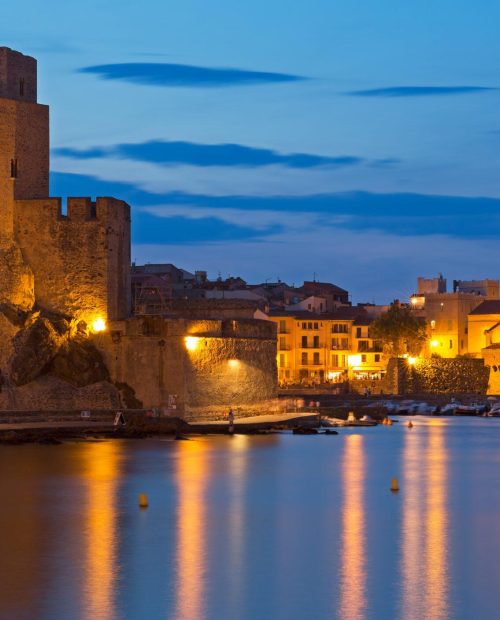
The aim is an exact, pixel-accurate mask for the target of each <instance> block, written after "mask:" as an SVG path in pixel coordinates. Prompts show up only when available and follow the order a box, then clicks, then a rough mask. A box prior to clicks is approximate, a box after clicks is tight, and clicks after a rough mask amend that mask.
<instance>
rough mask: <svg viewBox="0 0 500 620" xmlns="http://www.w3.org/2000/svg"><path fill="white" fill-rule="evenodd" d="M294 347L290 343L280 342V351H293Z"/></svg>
mask: <svg viewBox="0 0 500 620" xmlns="http://www.w3.org/2000/svg"><path fill="white" fill-rule="evenodd" d="M291 350H292V347H291V346H290V345H289V344H279V345H278V351H291Z"/></svg>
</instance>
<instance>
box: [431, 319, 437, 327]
mask: <svg viewBox="0 0 500 620" xmlns="http://www.w3.org/2000/svg"><path fill="white" fill-rule="evenodd" d="M435 328H436V321H431V329H435Z"/></svg>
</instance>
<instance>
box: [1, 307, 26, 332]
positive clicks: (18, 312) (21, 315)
mask: <svg viewBox="0 0 500 620" xmlns="http://www.w3.org/2000/svg"><path fill="white" fill-rule="evenodd" d="M0 312H1V313H2V314H3V315H4V317H5V318H6V319H7V320H8V321H9V322H10V323H11V325H15V326H16V327H24V325H25V323H26V321H27V320H28V317H29V312H28V311H27V310H22V309H21V308H19V306H14V304H11V303H9V302H2V303H0Z"/></svg>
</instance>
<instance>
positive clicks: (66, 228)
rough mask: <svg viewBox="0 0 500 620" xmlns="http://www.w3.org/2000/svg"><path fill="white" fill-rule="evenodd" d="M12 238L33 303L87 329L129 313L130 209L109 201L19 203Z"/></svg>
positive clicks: (53, 199) (106, 199) (74, 200)
mask: <svg viewBox="0 0 500 620" xmlns="http://www.w3.org/2000/svg"><path fill="white" fill-rule="evenodd" d="M15 237H16V240H17V242H18V243H19V246H20V248H21V251H22V253H23V255H24V257H25V260H26V262H27V263H28V265H29V266H30V268H31V270H32V271H33V274H34V279H35V297H36V300H37V303H38V304H39V305H40V306H41V307H43V308H45V309H46V310H50V311H52V312H58V313H61V314H66V315H68V316H71V317H73V318H75V319H77V320H78V319H80V318H81V319H83V320H85V321H87V322H88V323H91V322H92V321H93V320H95V318H98V317H100V318H103V319H105V320H108V319H109V320H114V319H121V318H125V317H126V316H127V315H128V313H129V309H130V274H129V269H130V207H129V206H128V205H127V204H126V203H124V202H122V201H120V200H115V199H113V198H98V199H97V201H96V202H95V203H93V202H91V200H90V198H70V199H68V208H67V214H66V215H62V212H61V201H60V200H59V199H57V198H47V199H44V200H22V201H21V200H18V201H16V211H15Z"/></svg>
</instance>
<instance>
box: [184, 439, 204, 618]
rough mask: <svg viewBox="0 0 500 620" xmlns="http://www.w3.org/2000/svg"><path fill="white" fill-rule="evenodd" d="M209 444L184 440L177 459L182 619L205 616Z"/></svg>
mask: <svg viewBox="0 0 500 620" xmlns="http://www.w3.org/2000/svg"><path fill="white" fill-rule="evenodd" d="M208 449H209V445H208V444H207V443H205V442H201V441H183V442H181V443H180V454H179V455H178V458H177V459H176V469H175V479H176V484H177V494H178V495H177V498H178V499H177V506H178V508H177V524H176V528H177V536H178V539H177V548H176V562H175V563H176V584H177V587H176V596H177V599H176V605H175V617H176V618H178V619H179V620H199V619H200V618H203V610H204V606H205V587H206V586H205V582H206V571H207V568H206V561H205V555H206V551H205V541H206V531H207V528H206V522H205V521H206V504H207V499H206V498H205V490H206V486H207V480H208V478H209V477H210V469H209V465H210V461H209V459H207V450H208Z"/></svg>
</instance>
